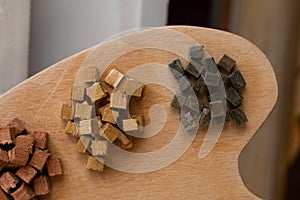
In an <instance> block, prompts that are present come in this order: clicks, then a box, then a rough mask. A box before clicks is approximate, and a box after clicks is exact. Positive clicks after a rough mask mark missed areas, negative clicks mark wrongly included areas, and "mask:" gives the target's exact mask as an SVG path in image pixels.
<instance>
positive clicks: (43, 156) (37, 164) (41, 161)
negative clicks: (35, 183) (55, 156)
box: [29, 150, 50, 171]
mask: <svg viewBox="0 0 300 200" xmlns="http://www.w3.org/2000/svg"><path fill="white" fill-rule="evenodd" d="M49 156H50V154H49V153H48V152H45V151H42V150H36V151H35V152H34V154H33V156H32V158H31V160H30V161H29V164H30V165H31V166H32V167H34V168H36V169H38V170H40V171H41V170H42V169H43V167H44V165H45V163H46V161H47V159H48V157H49Z"/></svg>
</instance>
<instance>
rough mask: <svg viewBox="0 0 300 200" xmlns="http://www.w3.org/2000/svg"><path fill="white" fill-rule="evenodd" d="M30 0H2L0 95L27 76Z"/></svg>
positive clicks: (0, 3) (0, 15)
mask: <svg viewBox="0 0 300 200" xmlns="http://www.w3.org/2000/svg"><path fill="white" fill-rule="evenodd" d="M29 21H30V0H0V95H1V94H2V93H4V92H5V91H7V90H8V89H10V88H11V87H13V86H14V85H16V84H18V83H19V82H21V81H23V80H24V79H26V78H27V74H28V42H29Z"/></svg>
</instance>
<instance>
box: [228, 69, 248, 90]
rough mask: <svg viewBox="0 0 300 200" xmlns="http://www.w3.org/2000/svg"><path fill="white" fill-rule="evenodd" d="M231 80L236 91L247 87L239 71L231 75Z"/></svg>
mask: <svg viewBox="0 0 300 200" xmlns="http://www.w3.org/2000/svg"><path fill="white" fill-rule="evenodd" d="M229 79H230V82H231V84H232V86H233V87H234V88H235V89H240V88H242V87H245V86H246V85H247V83H246V81H245V79H244V77H243V75H242V73H241V72H240V71H239V70H237V71H235V72H233V73H232V74H230V76H229Z"/></svg>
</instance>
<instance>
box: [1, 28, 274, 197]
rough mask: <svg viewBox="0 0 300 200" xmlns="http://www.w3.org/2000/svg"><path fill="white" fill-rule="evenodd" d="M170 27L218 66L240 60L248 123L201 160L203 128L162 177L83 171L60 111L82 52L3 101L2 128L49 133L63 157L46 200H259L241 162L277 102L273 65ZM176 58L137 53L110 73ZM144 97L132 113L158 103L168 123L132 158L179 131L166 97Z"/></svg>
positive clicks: (82, 158) (234, 44) (213, 38)
mask: <svg viewBox="0 0 300 200" xmlns="http://www.w3.org/2000/svg"><path fill="white" fill-rule="evenodd" d="M167 28H171V29H176V30H177V31H180V32H182V33H184V34H186V35H188V36H190V37H192V38H193V39H195V40H197V41H198V42H199V43H201V44H203V45H204V46H205V47H206V49H207V50H208V52H209V53H210V55H212V56H213V57H215V59H216V60H219V59H220V58H221V56H222V55H223V54H224V53H226V54H228V55H230V56H232V57H233V58H235V59H236V60H237V64H238V67H239V69H240V70H241V72H242V73H243V74H244V76H245V79H246V80H247V83H248V85H247V87H246V88H245V89H244V90H243V95H244V97H245V99H244V102H243V108H244V110H245V112H246V114H247V117H248V119H249V122H248V123H246V124H245V125H243V126H240V127H237V126H235V125H233V123H232V122H231V123H229V124H228V125H226V126H225V127H224V130H223V133H222V135H221V137H220V139H219V141H218V143H217V144H216V146H215V147H214V149H213V150H212V152H210V154H208V156H206V157H205V158H204V159H201V160H200V159H199V158H198V152H199V148H200V146H201V144H202V142H203V138H204V136H205V129H201V128H200V129H199V133H198V134H197V136H196V139H195V140H194V142H193V144H192V145H191V147H190V148H189V149H188V150H187V151H186V152H185V153H184V155H183V156H182V157H180V159H178V160H177V161H176V162H174V163H173V164H171V165H170V166H168V167H166V168H163V169H161V170H158V171H155V172H151V173H145V174H129V173H124V172H119V171H116V170H114V169H111V168H105V170H104V172H103V173H102V174H99V173H97V172H92V171H88V170H86V169H85V165H86V162H87V158H88V157H87V155H84V154H79V153H77V152H75V145H76V141H75V140H74V139H73V138H71V137H70V136H68V135H65V134H64V133H63V131H64V127H65V124H64V123H63V122H62V121H61V119H60V108H61V104H62V103H67V102H69V96H70V90H71V87H72V85H73V83H74V79H75V77H76V72H77V71H78V69H79V68H80V66H81V64H82V62H83V61H84V59H85V58H86V57H87V56H88V55H89V53H90V52H91V51H92V50H93V48H91V49H87V50H85V51H83V52H81V53H79V54H77V55H74V56H72V57H70V58H68V59H66V60H63V61H61V62H59V63H57V64H55V65H53V66H51V67H50V68H48V69H47V70H45V71H43V72H41V73H39V74H37V75H36V76H34V77H32V78H30V79H28V80H26V81H25V82H23V83H21V84H20V85H18V86H17V87H15V88H13V89H12V90H10V91H9V92H7V93H6V94H4V95H3V96H2V97H1V98H0V114H1V121H0V123H6V122H8V121H9V120H10V119H11V118H13V117H19V118H20V119H21V120H23V121H24V122H25V123H26V127H27V128H28V129H29V130H44V131H48V132H49V133H50V137H49V140H50V146H49V148H50V150H51V152H52V153H53V154H54V156H57V157H60V158H62V163H63V165H64V171H65V175H64V176H62V177H56V178H54V179H52V181H53V184H52V185H53V189H52V191H51V194H50V195H49V196H47V197H46V199H83V198H85V199H108V198H109V199H256V198H257V197H255V196H254V195H253V194H252V193H250V192H249V191H248V190H247V188H246V187H245V186H244V184H243V181H242V179H241V177H240V175H239V169H238V157H239V154H240V152H241V151H242V149H243V148H244V146H245V145H246V144H247V143H248V141H249V140H250V139H251V138H252V137H253V135H254V134H255V132H256V131H257V130H258V129H259V127H260V126H261V125H262V123H263V122H264V121H265V119H266V118H267V117H268V115H269V114H270V112H271V111H272V109H273V107H274V105H275V103H276V100H277V83H276V78H275V75H274V72H273V69H272V66H271V65H270V63H269V61H268V59H267V58H266V57H265V55H264V54H263V53H262V52H261V51H260V50H259V49H258V48H257V47H255V46H254V45H253V44H252V43H250V42H249V41H247V40H245V39H243V38H241V37H239V36H237V35H234V34H231V33H227V32H222V31H218V30H213V29H206V28H195V27H186V26H182V27H167ZM137 58H138V59H137ZM174 58H177V56H176V55H173V54H172V53H170V52H164V51H161V50H156V49H144V50H143V49H142V50H138V51H134V52H130V53H128V54H126V55H123V56H122V57H120V58H118V59H117V60H115V61H114V63H112V66H117V69H119V70H120V71H121V72H126V71H127V70H129V69H131V68H133V67H134V66H136V65H138V64H142V63H147V62H149V60H151V61H152V62H155V61H157V62H158V63H161V64H167V63H169V61H171V60H172V59H174ZM106 73H107V72H106ZM157 87H158V88H157ZM158 94H159V95H158ZM145 95H146V97H147V101H142V102H141V103H140V104H139V106H140V108H136V109H142V110H143V111H144V112H147V110H148V108H149V107H150V106H151V105H152V104H154V103H160V104H161V105H163V106H164V107H165V110H166V112H167V114H168V115H167V116H168V119H167V123H166V125H165V127H164V128H163V129H162V131H161V132H160V133H159V134H158V135H156V136H155V137H153V138H150V139H139V140H135V141H134V142H135V143H134V149H133V150H132V151H136V152H147V151H150V150H154V149H157V148H160V147H162V146H164V145H165V144H166V143H168V141H169V140H170V139H171V138H172V135H173V136H174V134H173V133H174V132H175V131H176V130H177V127H176V126H177V125H178V117H179V116H178V113H177V112H175V111H174V110H173V109H171V108H170V102H171V100H172V97H173V96H172V94H171V93H170V91H168V90H167V89H166V88H162V87H159V86H155V85H153V86H151V85H149V86H146V88H145ZM132 109H135V108H132ZM176 119H177V121H176Z"/></svg>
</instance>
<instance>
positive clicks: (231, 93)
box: [226, 87, 243, 107]
mask: <svg viewBox="0 0 300 200" xmlns="http://www.w3.org/2000/svg"><path fill="white" fill-rule="evenodd" d="M226 98H227V100H228V101H229V102H230V103H231V104H232V105H233V106H234V107H237V106H239V105H240V104H241V103H242V101H243V97H242V96H241V95H240V94H239V92H238V91H236V90H235V89H234V88H233V87H231V88H229V89H228V90H227V91H226Z"/></svg>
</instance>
